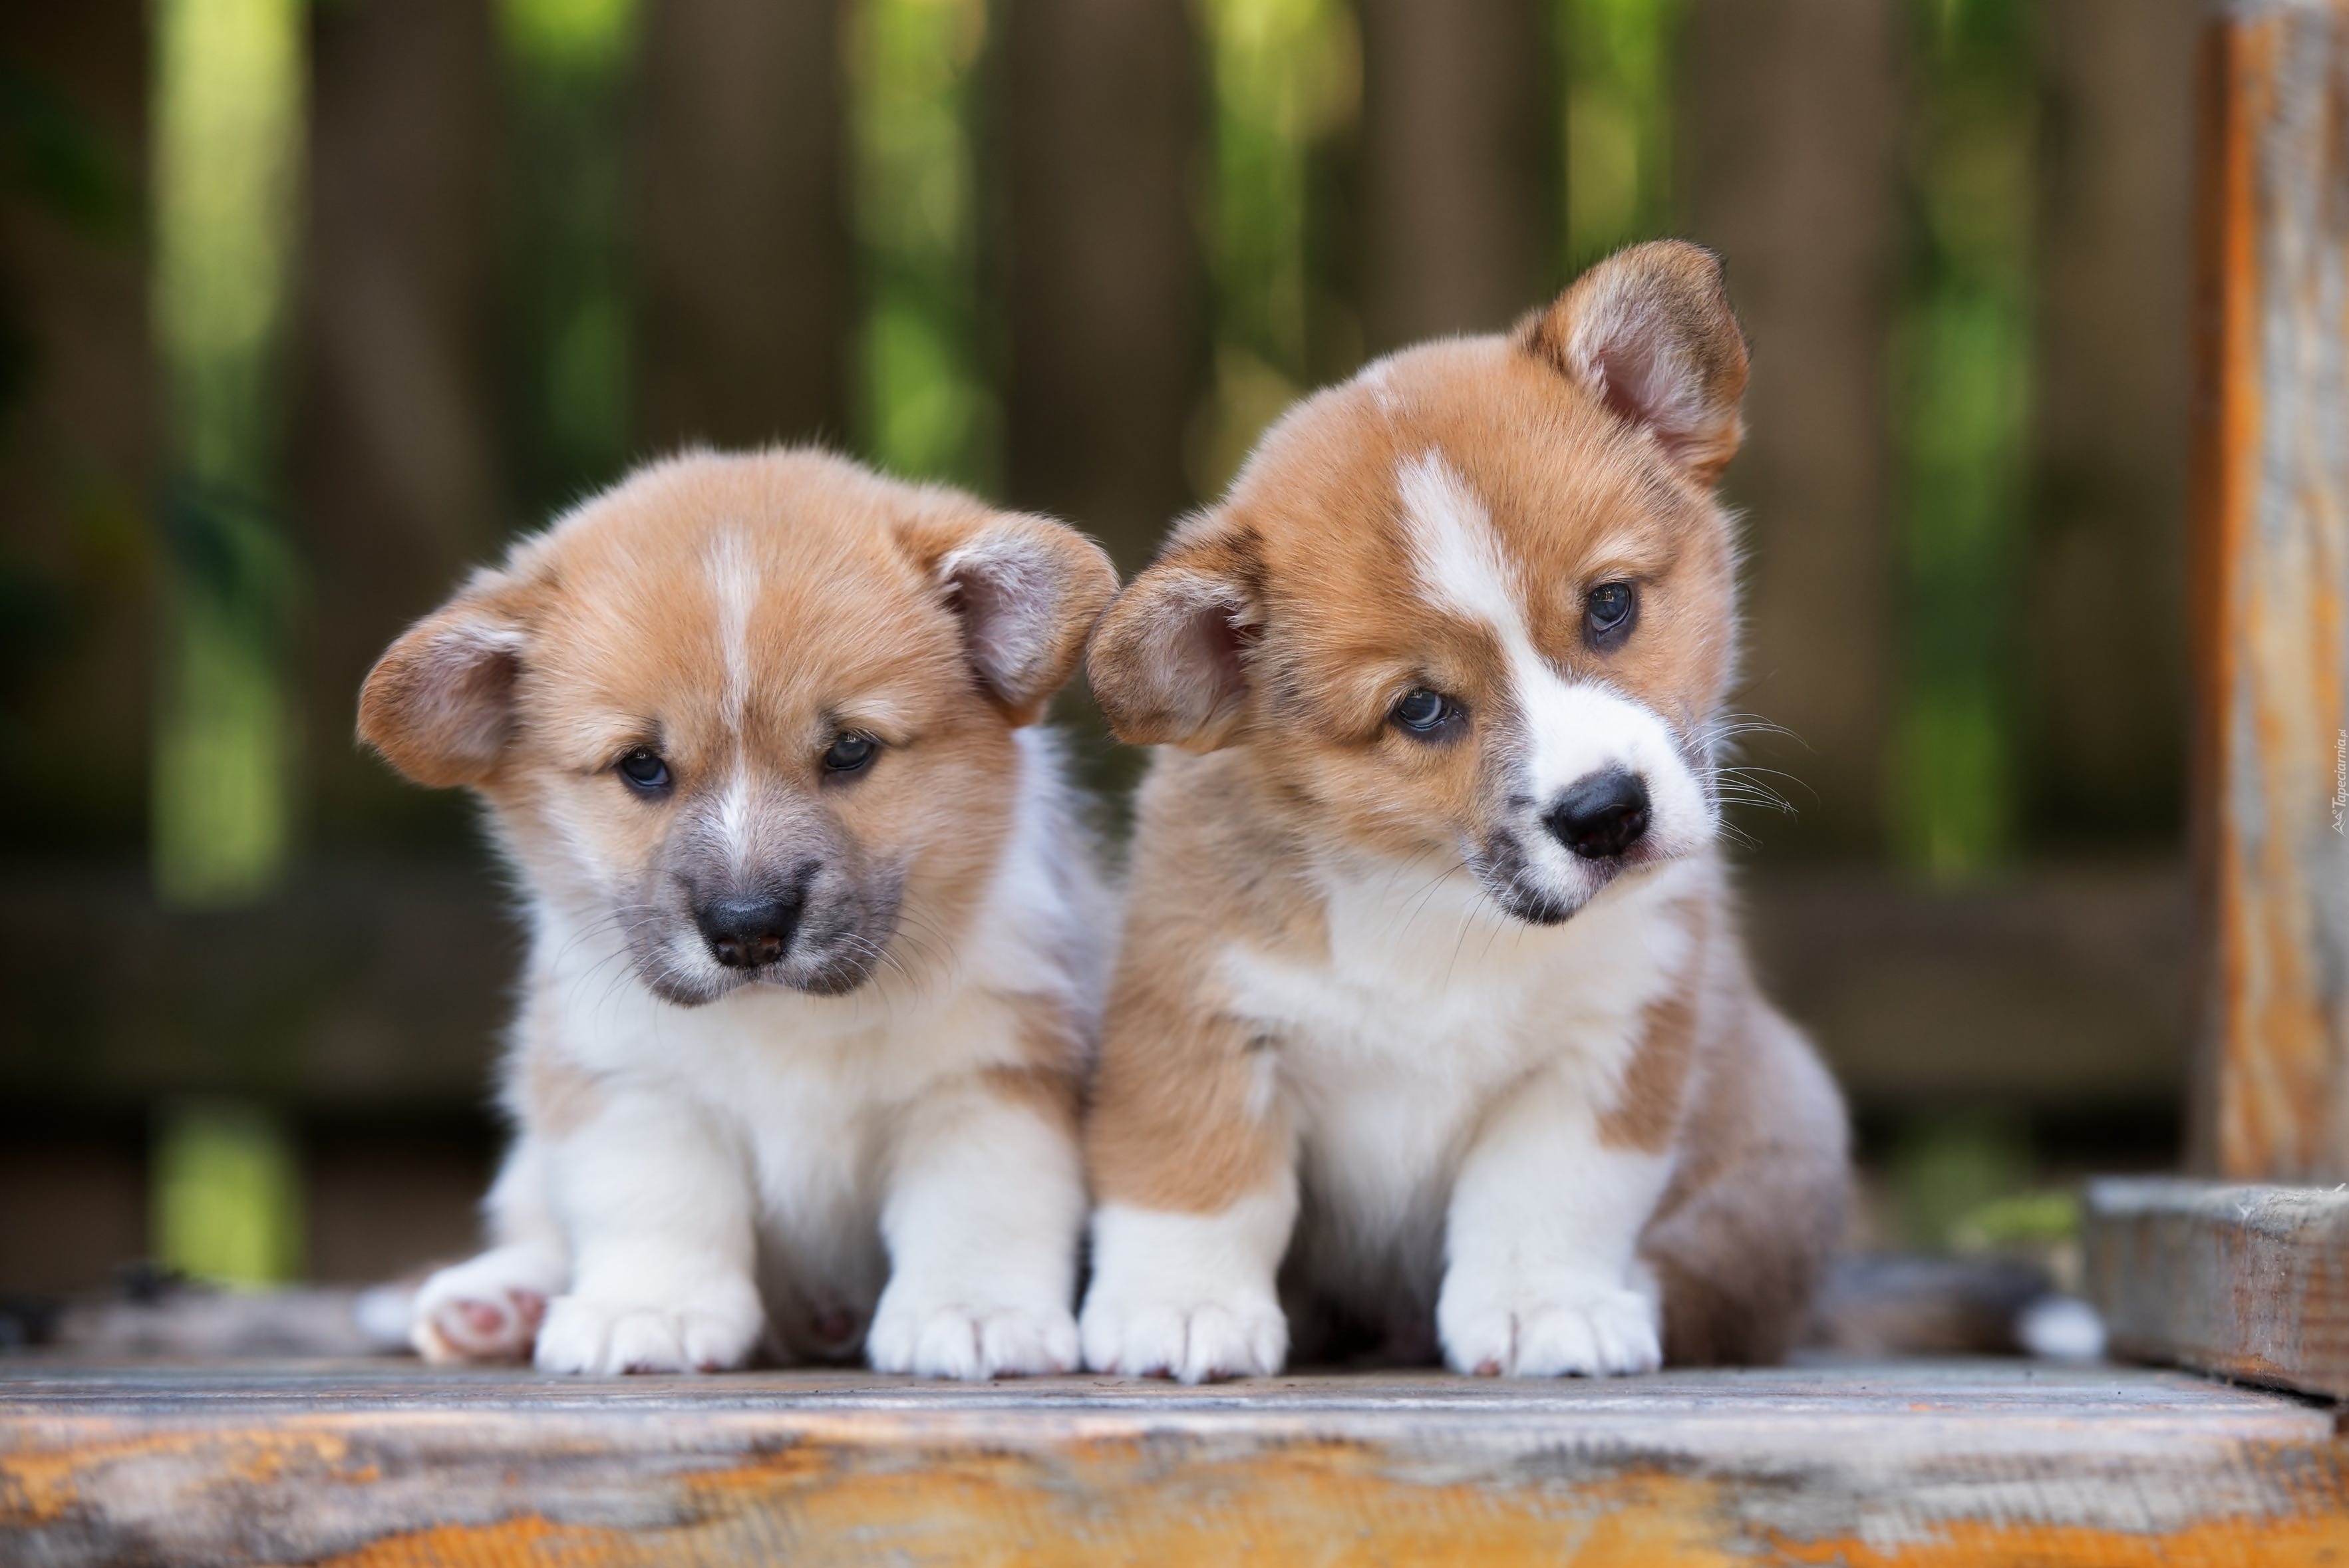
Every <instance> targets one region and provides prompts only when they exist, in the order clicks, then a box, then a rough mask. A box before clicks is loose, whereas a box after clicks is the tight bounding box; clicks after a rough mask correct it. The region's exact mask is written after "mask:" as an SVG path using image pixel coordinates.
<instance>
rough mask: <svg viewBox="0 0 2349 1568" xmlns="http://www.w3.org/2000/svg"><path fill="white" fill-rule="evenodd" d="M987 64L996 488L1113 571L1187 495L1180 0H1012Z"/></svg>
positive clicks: (1195, 265) (1194, 97)
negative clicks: (998, 207) (995, 237)
mask: <svg viewBox="0 0 2349 1568" xmlns="http://www.w3.org/2000/svg"><path fill="white" fill-rule="evenodd" d="M1006 12H1007V14H1006V16H1005V22H1004V28H1003V36H1002V44H1001V51H1000V55H999V61H998V67H997V68H998V76H997V79H996V82H995V99H996V101H995V104H994V106H993V107H994V113H993V116H992V123H993V125H994V127H995V137H994V142H993V145H994V148H995V149H996V150H997V151H998V153H999V158H1000V160H1001V163H1000V165H999V170H998V178H999V180H1000V181H1001V189H1002V191H1003V195H1004V201H1003V209H1002V221H1003V232H1002V235H1001V238H1002V242H1003V244H1002V253H1001V263H1000V269H999V270H1000V275H1001V280H1002V286H1003V292H1004V294H1005V297H1006V304H1007V305H1008V312H1007V314H1008V317H1009V324H1010V329H1011V343H1010V354H1009V359H1010V364H1009V367H1008V368H1009V376H1008V383H1009V385H1008V388H1007V397H1006V399H1005V402H1006V408H1005V412H1006V416H1007V418H1006V430H1005V438H1006V459H1007V460H1006V474H1005V483H1006V491H1007V496H1008V499H1009V500H1011V501H1012V502H1013V503H1014V504H1017V505H1021V506H1032V507H1035V508H1038V509H1040V510H1042V511H1050V512H1055V513H1059V514H1061V515H1062V516H1065V517H1067V518H1069V519H1070V520H1071V521H1075V522H1076V523H1078V524H1080V525H1081V526H1082V527H1084V528H1087V529H1089V530H1091V531H1094V532H1096V533H1098V534H1099V535H1101V537H1102V540H1103V541H1104V542H1106V543H1108V544H1109V545H1110V547H1111V548H1112V551H1113V552H1115V554H1116V555H1117V557H1118V559H1119V561H1120V562H1122V563H1123V565H1124V566H1125V567H1126V568H1127V569H1129V570H1131V569H1133V568H1134V567H1136V566H1139V565H1140V564H1141V563H1142V562H1144V561H1146V560H1147V559H1148V558H1149V554H1150V551H1151V549H1152V547H1153V546H1154V544H1155V543H1156V542H1157V539H1158V536H1159V533H1160V531H1162V530H1163V529H1164V527H1165V525H1166V523H1167V521H1168V520H1170V519H1171V518H1173V517H1174V514H1175V513H1176V512H1177V511H1181V510H1182V508H1183V507H1184V505H1185V503H1186V502H1187V501H1188V500H1189V499H1190V497H1189V490H1190V487H1189V483H1188V481H1187V480H1186V479H1185V473H1184V460H1183V459H1184V448H1183V443H1184V434H1185V426H1186V424H1187V423H1188V421H1189V419H1190V418H1191V414H1192V411H1193V409H1194V407H1195V405H1196V402H1197V400H1198V397H1199V392H1200V388H1201V386H1202V383H1203V381H1204V378H1205V372H1206V354H1205V352H1204V348H1205V342H1206V339H1205V334H1204V323H1203V322H1202V321H1201V319H1200V298H1201V289H1202V281H1201V275H1200V258H1199V245H1198V240H1197V237H1196V230H1195V224H1194V222H1193V201H1194V196H1195V192H1194V181H1195V178H1196V175H1197V164H1196V161H1195V160H1196V159H1197V157H1198V152H1199V136H1200V132H1201V129H1202V128H1203V122H1204V119H1205V116H1204V115H1203V114H1202V112H1201V104H1200V95H1201V94H1202V92H1203V91H1204V90H1205V88H1204V84H1203V82H1202V80H1201V72H1200V70H1199V53H1200V51H1199V45H1198V42H1197V40H1196V39H1195V37H1194V36H1193V34H1192V28H1191V15H1192V12H1191V7H1190V6H1189V5H1187V4H1186V3H1185V0H1011V3H1010V4H1009V6H1008V7H1007V8H1006Z"/></svg>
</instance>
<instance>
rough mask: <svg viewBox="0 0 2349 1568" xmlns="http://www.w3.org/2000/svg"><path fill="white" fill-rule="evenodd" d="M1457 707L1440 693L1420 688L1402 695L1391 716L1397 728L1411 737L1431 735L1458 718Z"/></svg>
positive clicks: (1458, 711) (1423, 687)
mask: <svg viewBox="0 0 2349 1568" xmlns="http://www.w3.org/2000/svg"><path fill="white" fill-rule="evenodd" d="M1459 713H1460V709H1459V707H1458V705H1456V704H1455V703H1454V702H1453V700H1452V699H1451V698H1450V697H1448V696H1444V694H1443V693H1442V692H1437V691H1430V690H1428V689H1427V688H1426V687H1425V686H1421V687H1419V688H1418V689H1416V690H1414V691H1408V692H1405V693H1404V694H1403V696H1402V701H1401V702H1398V703H1396V704H1395V705H1394V712H1393V715H1392V717H1393V719H1394V722H1395V725H1396V727H1398V728H1401V729H1404V730H1408V731H1409V732H1410V733H1412V734H1413V735H1433V734H1434V733H1435V732H1436V731H1437V730H1439V729H1441V728H1443V727H1444V725H1445V724H1446V723H1447V722H1449V721H1450V720H1451V719H1453V718H1455V717H1458V716H1459Z"/></svg>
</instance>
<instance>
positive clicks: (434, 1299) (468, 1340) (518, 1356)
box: [408, 1247, 564, 1366]
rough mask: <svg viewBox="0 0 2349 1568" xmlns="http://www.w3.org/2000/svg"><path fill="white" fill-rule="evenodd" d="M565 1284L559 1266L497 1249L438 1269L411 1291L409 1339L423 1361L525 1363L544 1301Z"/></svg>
mask: <svg viewBox="0 0 2349 1568" xmlns="http://www.w3.org/2000/svg"><path fill="white" fill-rule="evenodd" d="M563 1285H564V1278H563V1268H562V1265H561V1264H559V1263H557V1262H555V1261H554V1260H553V1259H550V1258H547V1257H545V1256H544V1255H543V1254H541V1253H531V1252H525V1251H523V1250H522V1249H521V1248H518V1247H499V1248H496V1249H494V1250H492V1251H491V1252H486V1253H482V1254H481V1256H480V1257H477V1258H474V1259H472V1260H471V1261H470V1262H468V1263H461V1264H455V1265H454V1266H452V1267H450V1268H445V1269H442V1270H441V1271H440V1273H439V1274H434V1275H433V1276H432V1277H431V1278H430V1279H429V1280H427V1281H425V1282H424V1288H423V1289H422V1290H419V1291H418V1292H417V1293H416V1305H415V1310H414V1315H413V1316H412V1317H411V1318H410V1319H409V1327H408V1339H409V1344H411V1345H413V1346H416V1349H417V1353H418V1354H419V1355H420V1356H422V1357H424V1359H426V1360H427V1361H430V1362H435V1363H438V1364H440V1365H443V1366H446V1365H450V1364H452V1363H457V1362H465V1361H513V1362H521V1361H528V1360H529V1359H530V1354H531V1346H532V1343H533V1341H534V1340H535V1339H536V1338H537V1337H538V1329H539V1324H540V1322H541V1321H542V1320H543V1318H544V1317H545V1316H546V1304H547V1301H548V1299H549V1298H550V1297H552V1296H553V1295H554V1294H555V1293H556V1292H557V1291H560V1290H561V1289H562V1288H563Z"/></svg>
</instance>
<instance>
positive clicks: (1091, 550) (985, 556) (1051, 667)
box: [903, 511, 1117, 724]
mask: <svg viewBox="0 0 2349 1568" xmlns="http://www.w3.org/2000/svg"><path fill="white" fill-rule="evenodd" d="M903 537H904V539H905V546H906V548H907V549H908V550H909V551H910V552H912V553H913V556H914V558H915V561H916V563H917V564H919V565H920V566H921V567H922V569H923V570H924V571H926V572H927V573H929V574H930V576H931V578H932V579H933V580H934V581H935V582H936V583H937V584H938V586H939V587H940V588H942V589H944V590H945V592H946V594H947V602H948V603H951V604H952V605H953V606H954V609H955V613H956V614H958V615H959V616H961V617H962V635H963V645H964V647H965V648H966V649H968V652H969V655H970V663H971V667H972V668H973V669H974V670H976V671H977V672H978V678H979V683H980V684H981V685H982V686H985V687H986V688H987V694H988V697H989V698H990V699H992V700H993V702H994V703H995V706H996V707H999V708H1000V709H1002V710H1003V713H1004V715H1005V717H1008V718H1009V719H1010V720H1011V722H1012V723H1013V724H1033V723H1034V722H1035V721H1036V720H1037V719H1039V718H1040V717H1043V714H1044V708H1045V705H1046V704H1048V703H1050V701H1051V700H1052V694H1053V693H1054V692H1056V691H1059V690H1060V689H1061V686H1064V685H1066V684H1067V683H1068V679H1069V676H1071V674H1073V673H1074V672H1075V670H1076V667H1077V655H1079V654H1081V653H1082V652H1083V651H1084V645H1085V634H1086V633H1087V632H1090V631H1092V625H1093V623H1094V622H1095V621H1097V620H1099V619H1100V618H1101V613H1102V606H1103V605H1105V604H1107V603H1109V602H1110V596H1111V595H1112V594H1113V593H1116V592H1117V568H1116V567H1114V566H1112V565H1111V564H1110V559H1109V556H1108V555H1107V553H1105V552H1103V551H1102V547H1101V546H1100V545H1098V544H1095V543H1094V542H1092V540H1090V539H1087V538H1086V537H1085V536H1084V535H1083V534H1081V533H1079V532H1078V531H1076V530H1075V529H1073V528H1071V527H1069V526H1067V525H1066V524H1064V523H1059V522H1055V521H1052V520H1051V519H1050V518H1048V517H1031V516H1027V515H1023V514H1020V513H1017V512H987V511H973V512H971V513H969V514H967V515H963V516H957V517H946V518H926V519H924V520H922V521H919V522H917V523H915V524H913V525H911V526H910V527H908V528H907V529H906V530H905V533H904V535H903Z"/></svg>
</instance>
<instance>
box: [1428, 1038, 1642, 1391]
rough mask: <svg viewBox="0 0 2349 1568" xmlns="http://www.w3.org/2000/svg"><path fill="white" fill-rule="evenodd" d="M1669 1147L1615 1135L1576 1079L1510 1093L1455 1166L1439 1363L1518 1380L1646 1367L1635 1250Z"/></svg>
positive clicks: (1553, 1078) (1438, 1310)
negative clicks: (1604, 1129)
mask: <svg viewBox="0 0 2349 1568" xmlns="http://www.w3.org/2000/svg"><path fill="white" fill-rule="evenodd" d="M1670 1174H1671V1162H1670V1160H1669V1157H1668V1155H1666V1154H1665V1153H1664V1152H1661V1151H1658V1150H1646V1149H1641V1148H1638V1147H1626V1146H1622V1145H1617V1144H1610V1143H1609V1142H1608V1141H1606V1140H1602V1139H1601V1137H1600V1136H1599V1119H1598V1118H1597V1117H1595V1116H1594V1115H1593V1114H1592V1112H1591V1110H1590V1109H1589V1105H1588V1097H1587V1095H1586V1094H1585V1093H1584V1092H1583V1090H1582V1088H1581V1086H1580V1085H1578V1084H1576V1083H1572V1082H1570V1081H1568V1079H1567V1078H1565V1077H1564V1076H1563V1075H1560V1074H1545V1075H1543V1076H1542V1077H1541V1078H1537V1079H1536V1080H1535V1081H1534V1082H1533V1083H1531V1084H1529V1085H1526V1086H1524V1087H1523V1088H1519V1089H1516V1090H1513V1091H1512V1092H1511V1094H1510V1095H1509V1097H1508V1098H1507V1099H1506V1102H1505V1103H1504V1104H1502V1105H1501V1106H1500V1107H1499V1108H1498V1109H1496V1111H1495V1115H1494V1117H1493V1119H1492V1120H1491V1121H1490V1122H1488V1123H1487V1124H1486V1126H1485V1130H1484V1131H1483V1133H1482V1135H1481V1136H1480V1137H1479V1138H1478V1139H1477V1140H1476V1143H1475V1146H1474V1147H1473V1148H1472V1149H1471V1150H1469V1153H1468V1157H1467V1159H1466V1160H1465V1161H1464V1162H1463V1163H1462V1166H1461V1169H1460V1174H1459V1176H1458V1178H1457V1180H1456V1181H1455V1183H1454V1188H1453V1192H1452V1203H1451V1209H1450V1212H1449V1214H1448V1217H1447V1222H1446V1231H1445V1237H1444V1251H1445V1260H1446V1266H1445V1269H1444V1288H1443V1292H1442V1294H1441V1295H1439V1296H1438V1298H1437V1301H1436V1307H1435V1329H1436V1336H1437V1338H1439V1339H1440V1340H1441V1341H1442V1342H1443V1345H1444V1359H1445V1360H1446V1361H1447V1362H1449V1363H1450V1364H1451V1365H1452V1367H1454V1369H1455V1370H1457V1371H1462V1372H1482V1373H1499V1374H1503V1375H1506V1376H1521V1377H1557V1376H1560V1375H1563V1374H1569V1373H1578V1374H1582V1375H1585V1376H1589V1377H1602V1376H1606V1375H1609V1374H1612V1373H1622V1372H1651V1371H1653V1370H1654V1369H1655V1368H1656V1367H1659V1366H1661V1364H1662V1360H1663V1355H1662V1348H1661V1343H1660V1340H1659V1323H1658V1314H1657V1302H1656V1294H1655V1288H1654V1285H1653V1283H1652V1282H1651V1281H1650V1280H1649V1279H1648V1278H1647V1277H1646V1273H1645V1271H1644V1270H1641V1269H1639V1268H1637V1267H1636V1265H1635V1264H1634V1261H1633V1249H1634V1247H1635V1246H1636V1245H1637V1243H1638V1241H1639V1237H1640V1228H1641V1227H1642V1226H1643V1225H1645V1224H1646V1222H1647V1220H1648V1216H1649V1214H1650V1213H1651V1212H1653V1211H1654V1209H1655V1206H1656V1202H1657V1200H1658V1198H1659V1197H1661V1194H1662V1192H1663V1190H1664V1183H1665V1181H1666V1179H1667V1178H1668V1177H1669V1176H1670Z"/></svg>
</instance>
